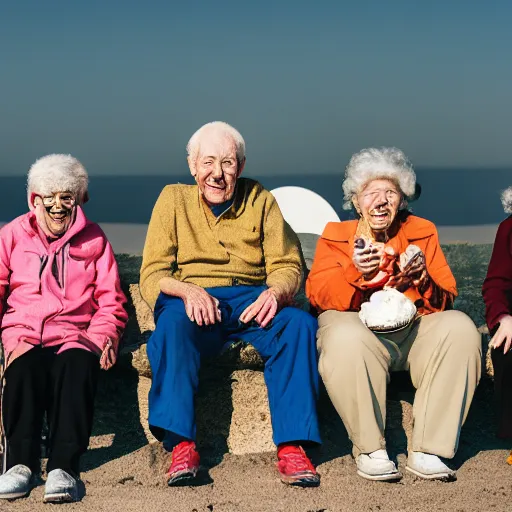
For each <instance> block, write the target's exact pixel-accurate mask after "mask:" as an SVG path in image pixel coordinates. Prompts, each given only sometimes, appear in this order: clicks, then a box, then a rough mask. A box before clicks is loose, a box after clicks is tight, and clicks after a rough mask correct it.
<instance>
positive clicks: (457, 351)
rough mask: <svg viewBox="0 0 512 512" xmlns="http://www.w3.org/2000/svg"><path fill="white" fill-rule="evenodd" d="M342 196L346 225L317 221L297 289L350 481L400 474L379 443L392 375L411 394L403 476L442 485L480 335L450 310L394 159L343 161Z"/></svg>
mask: <svg viewBox="0 0 512 512" xmlns="http://www.w3.org/2000/svg"><path fill="white" fill-rule="evenodd" d="M343 190H344V194H345V201H346V203H345V207H348V208H350V207H353V208H354V209H355V211H356V213H357V217H358V218H357V220H351V221H345V222H336V223H329V224H327V226H326V228H325V230H324V233H323V234H322V236H321V238H320V239H319V241H318V245H317V249H316V254H315V259H314V261H313V266H312V268H311V273H310V274H309V277H308V281H307V284H306V292H307V295H308V297H309V300H310V302H311V304H312V305H313V306H314V307H315V308H316V309H317V310H318V312H319V313H320V315H319V319H318V320H319V330H318V335H317V338H318V348H319V352H320V360H319V370H320V374H321V375H322V378H323V380H324V383H325V386H326V388H327V391H328V393H329V396H330V398H331V400H332V402H333V404H334V406H335V407H336V410H337V411H338V413H339V414H340V416H341V418H342V420H343V422H344V424H345V427H346V429H347V432H348V434H349V436H350V439H351V440H352V442H353V446H354V447H353V452H354V457H355V459H356V465H357V470H358V474H359V475H360V476H362V477H364V478H367V479H370V480H397V479H399V478H401V474H400V473H399V472H398V470H397V468H396V466H395V464H394V463H393V462H392V461H391V460H389V457H388V454H387V451H386V442H385V439H384V428H385V423H386V386H387V383H388V381H389V376H390V372H391V371H392V370H409V371H410V373H411V378H412V382H413V384H414V385H415V387H416V388H417V392H416V398H415V402H414V408H413V414H414V430H413V437H412V446H411V447H410V448H411V449H410V451H409V454H408V460H407V466H406V469H407V470H409V471H410V472H412V473H413V474H415V475H416V476H419V477H422V478H426V479H441V480H450V479H453V478H455V473H454V471H452V470H451V469H450V468H448V467H447V466H446V464H445V463H444V462H443V461H441V459H440V458H439V457H447V458H451V457H453V456H454V454H455V451H456V450H457V444H458V439H459V433H460V428H461V426H462V423H463V422H464V420H465V418H466V415H467V413H468V410H469V406H470V404H471V400H472V398H473V393H474V390H475V388H476V386H477V384H478V381H479V379H480V357H481V346H480V336H479V334H478V332H477V330H476V328H475V326H474V324H473V322H472V321H471V320H470V319H469V317H467V316H466V315H465V314H464V313H462V312H460V311H454V310H452V309H451V307H452V304H453V300H454V298H455V296H456V295H457V290H456V285H455V279H454V277H453V275H452V273H451V271H450V268H449V266H448V264H447V262H446V259H445V257H444V255H443V252H442V250H441V247H440V244H439V240H438V235H437V231H436V228H435V226H434V224H432V223H431V222H429V221H428V220H425V219H422V218H419V217H416V216H414V215H411V214H410V212H409V211H408V210H407V201H408V199H409V200H410V199H411V198H413V197H414V196H415V193H416V190H417V186H416V176H415V173H414V171H413V169H412V166H411V164H410V163H409V161H408V160H407V158H406V157H405V155H404V154H403V153H402V152H401V151H399V150H398V149H396V148H382V149H374V148H371V149H365V150H362V151H361V152H359V153H357V154H355V155H354V156H353V157H352V159H351V160H350V163H349V165H348V166H347V169H346V175H345V181H344V183H343Z"/></svg>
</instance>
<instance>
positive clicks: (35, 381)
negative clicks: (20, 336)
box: [2, 347, 99, 476]
mask: <svg viewBox="0 0 512 512" xmlns="http://www.w3.org/2000/svg"><path fill="white" fill-rule="evenodd" d="M98 372H99V362H98V357H97V356H96V355H95V354H92V353H91V352H87V351H85V350H81V349H71V350H66V351H64V352H63V353H62V354H59V355H57V354H56V349H54V348H41V347H35V348H33V349H31V350H29V351H28V352H26V353H25V354H23V355H22V356H20V357H18V358H17V359H15V360H14V361H13V362H12V363H11V364H10V365H9V366H8V367H7V369H6V371H5V388H4V396H3V405H2V407H3V417H4V427H5V436H6V439H7V468H6V469H9V468H11V467H13V466H15V465H16V464H24V465H25V466H28V467H29V468H31V469H32V471H37V470H38V468H39V457H40V444H41V428H42V421H43V416H44V412H45V411H46V413H47V418H48V427H49V439H48V441H49V446H48V448H49V454H48V465H47V472H50V471H51V470H52V469H57V468H60V469H63V470H64V471H67V472H68V473H70V474H72V475H75V476H78V475H79V473H80V456H81V455H82V454H83V453H85V451H86V450H87V447H88V445H89V437H90V436H91V430H92V420H93V411H94V396H95V394H96V385H97V381H98Z"/></svg>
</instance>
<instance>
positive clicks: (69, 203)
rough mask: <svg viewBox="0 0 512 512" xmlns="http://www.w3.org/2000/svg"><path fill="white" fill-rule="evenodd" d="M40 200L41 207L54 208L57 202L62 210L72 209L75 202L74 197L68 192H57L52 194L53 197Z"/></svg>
mask: <svg viewBox="0 0 512 512" xmlns="http://www.w3.org/2000/svg"><path fill="white" fill-rule="evenodd" d="M42 199H43V205H44V206H45V207H46V208H50V207H52V206H55V205H56V204H57V201H58V202H59V203H60V205H61V206H62V207H63V208H67V209H68V210H69V209H71V208H73V206H75V202H76V200H75V196H74V195H73V194H70V193H69V192H63V193H62V192H57V194H54V195H53V196H45V197H43V198H42Z"/></svg>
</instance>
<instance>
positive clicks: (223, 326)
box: [147, 286, 321, 449]
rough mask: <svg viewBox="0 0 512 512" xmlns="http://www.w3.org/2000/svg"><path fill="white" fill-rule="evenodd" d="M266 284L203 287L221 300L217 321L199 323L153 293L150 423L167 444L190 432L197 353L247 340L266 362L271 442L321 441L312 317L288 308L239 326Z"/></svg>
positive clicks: (171, 300)
mask: <svg viewBox="0 0 512 512" xmlns="http://www.w3.org/2000/svg"><path fill="white" fill-rule="evenodd" d="M265 289H266V287H264V286H228V287H218V288H207V289H206V291H207V292H208V293H209V294H210V295H212V296H213V297H216V298H217V299H218V300H219V302H220V305H219V308H220V310H221V315H222V322H221V323H217V324H215V325H209V326H202V327H199V326H198V325H197V324H196V323H195V322H191V321H190V319H189V318H188V316H187V314H186V312H185V305H184V303H183V300H182V299H180V298H177V297H171V296H168V295H165V294H163V293H161V294H160V296H159V297H158V300H157V303H156V306H155V323H156V329H155V331H154V333H153V334H152V336H151V338H150V339H149V341H148V347H147V353H148V358H149V362H150V365H151V371H152V373H153V380H152V384H151V390H150V392H149V425H150V428H151V431H152V432H153V433H154V434H155V436H156V437H157V438H158V439H160V440H162V439H164V446H165V447H166V448H167V449H172V446H173V445H174V444H176V442H178V440H179V439H191V440H194V439H195V437H196V421H195V410H194V398H195V394H196V392H197V387H198V373H199V366H200V360H201V356H212V355H216V354H218V353H219V352H220V351H221V350H222V347H223V346H224V344H225V343H226V342H227V341H238V340H243V341H245V342H247V343H250V344H251V345H253V346H254V348H255V349H256V350H257V351H258V352H259V354H260V355H261V357H262V358H263V360H264V361H265V373H264V375H265V382H266V384H267V391H268V399H269V405H270V413H271V417H272V428H273V438H274V443H275V444H276V445H278V444H280V443H285V442H291V441H313V442H316V443H320V442H321V440H320V433H319V429H318V419H317V413H316V400H317V397H318V386H319V375H318V370H317V352H316V330H317V321H316V319H315V318H313V317H312V316H311V315H309V314H308V313H306V312H304V311H302V310H300V309H296V308H291V307H286V308H283V309H282V310H281V311H279V312H278V314H277V315H276V316H275V317H274V319H273V320H272V322H271V323H270V324H269V325H267V326H266V327H265V328H263V329H262V328H261V327H259V325H257V324H255V323H254V322H252V323H249V324H243V323H241V322H240V321H239V320H238V318H239V317H240V315H241V314H242V312H243V310H244V309H245V308H246V307H247V306H248V305H249V304H251V303H252V302H254V301H255V300H256V299H257V298H258V296H259V295H260V293H261V292H263V290H265ZM170 439H174V440H175V441H174V443H173V442H170ZM166 441H167V442H166Z"/></svg>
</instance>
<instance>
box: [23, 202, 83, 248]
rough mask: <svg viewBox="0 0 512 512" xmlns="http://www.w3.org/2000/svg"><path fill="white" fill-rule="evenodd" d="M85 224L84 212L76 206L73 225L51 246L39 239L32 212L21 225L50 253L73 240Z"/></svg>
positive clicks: (34, 216) (35, 220)
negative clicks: (48, 249)
mask: <svg viewBox="0 0 512 512" xmlns="http://www.w3.org/2000/svg"><path fill="white" fill-rule="evenodd" d="M87 222H88V221H87V217H86V216H85V213H84V211H83V210H82V208H81V207H80V206H77V207H76V218H75V222H73V224H72V225H71V226H70V228H69V229H68V230H67V231H66V233H64V235H63V236H62V237H61V238H59V239H57V240H55V241H54V242H52V243H51V244H48V242H47V240H46V239H44V240H43V238H42V237H41V235H40V233H39V229H38V227H37V219H36V215H35V213H34V212H33V211H30V212H28V213H27V215H26V216H25V218H24V219H23V221H22V223H21V225H22V227H23V229H24V230H25V231H26V232H27V233H28V234H29V235H30V236H32V237H33V238H35V237H37V238H38V239H39V240H40V241H41V242H42V243H43V245H44V246H45V247H47V248H50V250H51V251H52V252H57V251H58V250H59V249H61V248H62V247H63V246H64V245H65V244H66V243H68V242H69V240H71V238H73V237H74V236H75V235H76V234H78V233H80V231H82V230H83V229H84V228H85V226H86V225H87Z"/></svg>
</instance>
